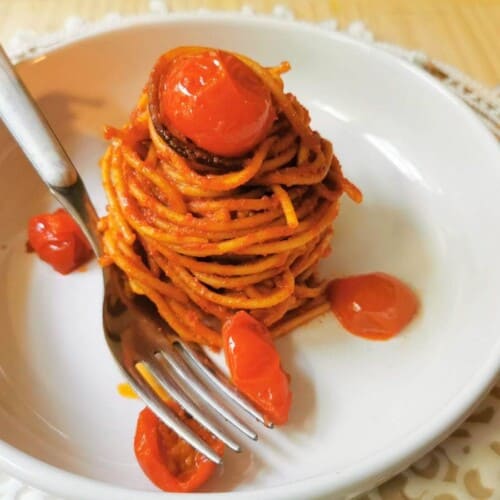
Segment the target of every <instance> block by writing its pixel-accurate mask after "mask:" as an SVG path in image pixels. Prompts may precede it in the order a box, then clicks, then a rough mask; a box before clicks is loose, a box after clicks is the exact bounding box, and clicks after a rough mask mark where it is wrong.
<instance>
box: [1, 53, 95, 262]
mask: <svg viewBox="0 0 500 500" xmlns="http://www.w3.org/2000/svg"><path fill="white" fill-rule="evenodd" d="M0 119H1V120H2V121H3V122H4V123H5V125H6V127H7V128H8V129H9V130H10V132H11V134H12V135H13V137H14V139H15V140H16V142H17V143H18V145H19V147H20V148H21V149H22V150H23V152H24V154H25V155H26V157H27V158H28V160H29V161H30V163H31V165H32V166H33V167H34V168H35V170H36V171H37V172H38V175H39V176H40V177H41V178H42V180H43V181H44V182H45V184H46V185H47V187H48V188H49V190H50V191H51V193H52V194H53V195H54V196H55V197H56V198H57V199H58V200H59V202H61V204H62V205H63V206H64V207H65V208H66V209H67V210H68V212H69V213H70V214H71V215H72V216H73V218H74V219H75V221H76V222H77V224H78V225H79V226H80V227H81V229H82V230H83V232H84V233H85V235H86V236H87V238H88V239H89V241H90V243H91V245H92V248H93V250H94V252H95V253H96V255H100V253H101V248H100V238H99V235H98V231H97V214H96V211H95V209H94V207H93V205H92V203H91V202H90V199H89V197H88V194H87V190H86V189H85V186H84V185H83V182H82V180H81V178H80V176H79V175H78V172H77V170H76V168H75V166H74V165H73V163H72V162H71V160H70V158H69V156H68V154H67V153H66V151H64V148H63V147H62V145H61V143H60V142H59V140H58V139H57V137H56V136H55V134H54V132H53V131H52V129H51V128H50V125H49V124H48V122H47V120H46V119H45V117H44V116H43V114H42V112H41V111H40V109H39V108H38V106H37V104H36V103H35V101H34V100H33V98H32V97H31V95H30V94H29V92H28V90H27V89H26V87H25V86H24V84H23V82H22V81H21V79H20V78H19V76H18V75H17V73H16V70H15V69H14V66H13V65H12V63H11V62H10V60H9V57H8V56H7V54H6V53H5V51H4V49H3V47H2V46H1V45H0Z"/></svg>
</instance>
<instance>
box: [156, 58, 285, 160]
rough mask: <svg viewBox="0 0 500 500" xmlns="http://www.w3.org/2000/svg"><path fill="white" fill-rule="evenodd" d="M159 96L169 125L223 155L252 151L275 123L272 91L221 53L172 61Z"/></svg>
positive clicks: (198, 143)
mask: <svg viewBox="0 0 500 500" xmlns="http://www.w3.org/2000/svg"><path fill="white" fill-rule="evenodd" d="M159 92H160V116H161V119H162V121H163V122H164V123H165V125H166V126H167V127H169V128H170V129H171V130H172V132H174V133H175V132H180V134H182V135H184V136H186V137H188V138H189V139H191V140H192V141H193V142H194V143H195V144H196V145H197V146H199V147H201V148H203V149H206V150H207V151H209V152H211V153H214V154H218V155H222V156H239V155H242V154H243V153H246V152H247V151H249V150H251V149H252V148H253V147H254V146H255V145H256V144H258V143H259V142H260V141H262V139H264V137H265V136H266V135H267V133H268V132H269V129H270V128H271V125H272V123H273V121H274V120H275V118H276V113H275V111H274V108H273V103H272V99H271V93H270V91H269V89H268V88H267V87H266V86H265V85H264V84H263V83H262V81H261V80H260V79H259V77H258V76H256V75H255V74H254V73H253V72H252V70H251V69H250V68H248V67H247V66H246V65H245V64H244V63H243V62H241V61H240V60H239V59H238V58H237V57H235V56H233V55H232V54H229V53H227V52H224V51H221V50H209V51H206V52H202V53H200V54H195V55H189V56H181V57H179V58H178V59H177V60H174V61H173V62H172V64H171V65H170V67H169V70H168V71H167V72H166V74H165V75H164V76H163V78H162V80H161V83H160V90H159Z"/></svg>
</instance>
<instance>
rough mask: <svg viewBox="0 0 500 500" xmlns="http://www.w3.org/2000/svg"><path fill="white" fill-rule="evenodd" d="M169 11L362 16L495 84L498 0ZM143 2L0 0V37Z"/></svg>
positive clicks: (217, 4) (182, 1) (227, 2)
mask: <svg viewBox="0 0 500 500" xmlns="http://www.w3.org/2000/svg"><path fill="white" fill-rule="evenodd" d="M165 3H166V4H167V5H168V7H169V9H170V10H172V11H175V10H187V9H196V8H199V7H205V8H214V9H215V8H218V9H239V8H241V6H242V5H252V7H254V9H255V10H256V11H263V12H265V11H270V10H271V9H272V8H273V6H274V5H276V4H281V5H285V6H287V7H289V8H290V9H292V10H293V12H294V13H295V15H296V17H300V18H303V19H309V20H318V19H326V18H332V17H334V18H336V19H338V21H339V24H340V27H344V26H346V25H347V24H348V23H350V22H352V21H353V20H358V19H361V20H363V21H364V22H365V23H366V25H367V26H368V27H369V29H370V30H371V31H373V33H374V34H375V36H376V37H377V38H378V39H380V40H385V41H388V42H393V43H396V44H399V45H402V46H405V47H409V48H412V49H420V50H423V51H425V52H426V53H428V54H429V55H430V56H431V57H433V58H436V59H439V60H442V61H443V62H447V63H450V64H452V65H454V66H456V67H457V68H459V69H461V70H462V71H464V72H465V73H467V74H469V75H470V76H472V77H473V78H475V79H477V80H479V81H481V82H483V83H485V84H487V85H490V86H495V85H498V84H499V83H500V57H499V54H500V36H499V27H500V0H254V1H252V0H167V1H166V2H165ZM148 6H149V1H148V0H0V41H5V40H7V39H8V38H9V37H11V36H12V35H13V34H14V33H15V32H16V31H17V30H19V29H30V30H35V31H50V30H55V29H58V28H60V27H61V24H62V23H63V21H64V19H66V18H67V17H68V16H71V15H78V16H81V17H83V18H85V19H96V18H99V17H101V16H103V15H104V14H106V13H108V12H110V11H115V12H120V13H122V14H132V13H139V12H145V11H147V9H148Z"/></svg>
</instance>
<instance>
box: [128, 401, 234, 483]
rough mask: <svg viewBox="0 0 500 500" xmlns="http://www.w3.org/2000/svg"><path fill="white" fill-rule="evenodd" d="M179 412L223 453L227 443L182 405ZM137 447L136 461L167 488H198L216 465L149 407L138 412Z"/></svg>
mask: <svg viewBox="0 0 500 500" xmlns="http://www.w3.org/2000/svg"><path fill="white" fill-rule="evenodd" d="M176 413H177V415H178V416H179V417H180V418H181V419H182V420H183V421H184V423H186V424H187V425H188V426H189V427H190V428H191V429H192V430H193V431H194V432H196V434H198V436H200V437H201V438H202V439H203V440H204V441H206V442H207V443H208V444H209V445H210V446H211V447H212V448H213V449H214V451H215V452H216V453H218V454H219V455H221V456H222V453H223V452H224V444H223V443H222V442H221V441H219V440H218V439H217V438H215V437H214V436H212V435H211V434H210V433H209V432H208V431H207V430H206V429H205V428H204V427H202V426H201V425H200V424H199V423H198V422H196V421H195V420H193V419H192V418H191V417H190V416H189V415H188V414H187V413H185V412H184V411H183V410H181V409H180V408H179V407H177V411H176ZM134 449H135V456H136V457H137V461H138V462H139V465H140V466H141V468H142V470H143V471H144V473H145V474H146V476H148V478H149V479H150V480H151V481H152V482H153V483H154V484H155V485H156V486H158V488H160V489H162V490H165V491H171V492H177V493H187V492H189V491H195V490H196V489H198V488H199V487H200V486H201V485H202V484H204V483H205V482H206V481H207V480H208V479H209V478H210V477H211V476H212V474H213V473H214V472H215V469H216V467H217V466H216V464H214V463H213V462H211V461H210V460H209V459H208V458H206V457H205V456H203V455H202V454H201V453H200V452H199V451H196V450H195V449H194V448H193V447H192V446H191V445H190V444H188V443H186V441H184V440H183V439H181V438H180V437H179V436H178V435H177V434H176V433H175V432H174V431H172V430H170V429H169V428H168V427H167V426H166V425H165V424H164V423H163V422H161V421H160V419H159V418H158V417H157V416H156V415H155V414H154V413H153V412H152V411H151V410H150V409H149V408H144V410H142V411H141V413H140V414H139V418H138V420H137V428H136V432H135V440H134Z"/></svg>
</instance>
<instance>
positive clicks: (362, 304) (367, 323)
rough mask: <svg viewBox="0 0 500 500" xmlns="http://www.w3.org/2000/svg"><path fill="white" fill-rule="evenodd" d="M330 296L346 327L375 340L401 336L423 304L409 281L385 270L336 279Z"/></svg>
mask: <svg viewBox="0 0 500 500" xmlns="http://www.w3.org/2000/svg"><path fill="white" fill-rule="evenodd" d="M328 297H329V299H330V305H331V308H332V311H333V313H334V314H335V315H336V316H337V318H338V320H339V321H340V323H341V324H342V326H343V327H344V328H345V329H346V330H348V331H349V332H351V333H353V334H354V335H358V336H360V337H364V338H367V339H371V340H387V339H390V338H391V337H393V336H394V335H397V334H398V333H399V332H401V330H402V329H403V328H404V327H405V326H406V325H407V324H408V323H409V322H410V321H411V320H412V319H413V317H414V316H415V314H416V313H417V311H418V306H419V303H418V299H417V296H416V295H415V293H414V292H413V291H412V290H411V289H410V288H409V287H408V286H407V285H406V284H404V283H403V282H401V281H400V280H398V279H397V278H394V277H393V276H390V275H388V274H385V273H371V274H363V275H359V276H352V277H348V278H341V279H337V280H333V281H332V282H331V283H330V285H329V287H328Z"/></svg>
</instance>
